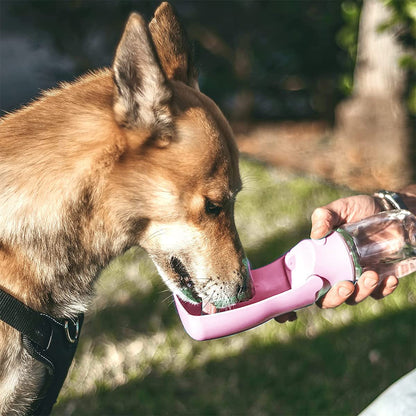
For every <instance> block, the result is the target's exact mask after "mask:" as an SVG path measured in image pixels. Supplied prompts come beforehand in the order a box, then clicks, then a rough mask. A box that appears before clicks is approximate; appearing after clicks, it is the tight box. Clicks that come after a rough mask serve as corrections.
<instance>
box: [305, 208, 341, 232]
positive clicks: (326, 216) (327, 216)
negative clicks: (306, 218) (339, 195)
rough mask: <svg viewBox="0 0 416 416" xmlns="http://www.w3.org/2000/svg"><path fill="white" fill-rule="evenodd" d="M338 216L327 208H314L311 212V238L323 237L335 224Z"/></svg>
mask: <svg viewBox="0 0 416 416" xmlns="http://www.w3.org/2000/svg"><path fill="white" fill-rule="evenodd" d="M337 220H338V216H337V215H336V214H335V213H334V212H333V211H331V210H330V209H329V208H326V207H321V208H316V209H315V211H314V212H313V213H312V230H311V238H313V239H316V240H317V239H319V238H323V237H325V236H326V235H327V234H328V233H329V232H330V231H331V230H332V229H333V228H334V227H335V225H336V222H337Z"/></svg>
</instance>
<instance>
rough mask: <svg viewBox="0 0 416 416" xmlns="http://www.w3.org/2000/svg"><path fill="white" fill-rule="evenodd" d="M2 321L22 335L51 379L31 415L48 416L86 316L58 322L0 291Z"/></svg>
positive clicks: (26, 346) (34, 356) (81, 315)
mask: <svg viewBox="0 0 416 416" xmlns="http://www.w3.org/2000/svg"><path fill="white" fill-rule="evenodd" d="M0 320H2V321H4V322H6V323H7V324H9V325H10V326H12V327H13V328H15V329H17V330H18V331H19V332H21V334H22V341H23V346H24V347H25V349H26V350H27V352H28V353H29V354H30V355H31V356H32V357H33V358H35V359H36V360H38V361H40V362H41V363H42V364H44V365H45V366H46V368H47V370H48V377H46V380H45V384H44V386H43V388H42V391H40V392H39V393H38V399H37V400H36V402H35V403H34V405H33V407H32V411H31V413H29V414H30V415H33V416H35V415H36V416H38V415H49V414H50V412H51V410H52V406H53V405H54V403H55V402H56V399H57V397H58V394H59V392H60V390H61V388H62V385H63V383H64V381H65V378H66V375H67V374H68V370H69V367H70V365H71V362H72V360H73V358H74V355H75V351H76V348H77V346H78V340H79V335H80V331H81V327H82V323H83V320H84V315H83V314H80V315H78V316H77V317H76V318H75V319H70V318H60V319H56V318H53V317H52V316H50V315H47V314H45V313H41V312H36V311H35V310H33V309H31V308H29V307H28V306H26V305H25V304H24V303H22V302H20V301H19V300H17V299H16V298H14V297H13V296H11V295H9V294H8V293H6V292H4V291H3V290H1V289H0Z"/></svg>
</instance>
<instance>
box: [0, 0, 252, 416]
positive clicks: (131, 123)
mask: <svg viewBox="0 0 416 416" xmlns="http://www.w3.org/2000/svg"><path fill="white" fill-rule="evenodd" d="M0 133H1V134H0V140H1V142H0V288H1V289H3V290H4V291H6V292H8V293H10V294H11V295H13V296H14V297H16V298H17V299H19V300H20V301H22V302H24V303H25V304H26V305H28V306H30V307H31V308H33V309H35V310H37V311H42V312H44V313H48V314H50V315H52V316H54V317H57V318H59V317H71V316H75V315H76V314H78V313H80V312H82V311H84V310H86V309H87V307H88V303H89V299H90V296H91V294H92V292H93V283H94V281H95V279H96V277H97V276H98V274H99V273H100V271H101V270H102V268H103V267H105V266H106V265H107V264H108V263H109V261H110V260H111V259H112V258H114V257H115V256H117V255H119V254H120V253H123V252H124V251H125V250H126V249H128V248H129V247H131V246H134V245H140V246H142V247H143V248H145V250H146V251H147V252H148V253H149V255H150V256H151V258H152V259H153V260H154V262H155V264H156V265H157V268H158V270H159V272H160V274H161V276H162V277H163V279H164V281H165V282H166V284H167V285H168V286H169V288H170V289H171V290H172V291H173V292H175V293H177V294H178V295H179V296H181V297H182V298H184V299H188V300H191V301H194V302H199V301H202V302H204V303H205V304H206V305H209V307H207V309H210V310H211V311H212V310H213V309H214V310H215V308H214V307H213V305H214V306H215V307H224V306H227V305H231V304H233V303H235V302H237V301H238V300H243V299H246V298H247V297H248V296H250V294H251V293H250V291H251V289H250V284H249V279H248V277H247V270H246V268H245V266H244V263H243V260H244V254H243V250H242V247H241V244H240V241H239V238H238V235H237V232H236V229H235V225H234V219H233V209H234V199H235V197H236V195H237V192H238V191H239V190H240V188H241V181H240V176H239V171H238V154H237V149H236V146H235V144H234V141H233V134H232V132H231V129H230V127H229V125H228V123H227V121H226V120H225V118H224V116H223V115H222V114H221V112H220V110H219V109H218V107H217V106H216V105H215V104H214V103H213V102H212V101H211V100H210V99H209V98H207V97H206V96H205V95H203V94H202V93H200V92H199V90H198V87H197V80H196V75H195V70H194V68H193V66H192V62H191V59H190V55H189V52H188V44H187V41H186V38H185V37H184V33H183V30H182V28H181V26H180V24H179V23H178V21H177V19H176V17H175V15H174V13H173V11H172V8H171V7H170V6H169V5H168V4H167V3H163V4H162V5H161V6H160V7H159V8H158V9H157V11H156V13H155V16H154V18H153V20H152V21H151V23H150V25H149V26H147V24H146V23H145V22H144V21H143V19H142V18H141V17H140V16H139V15H137V14H132V15H131V17H130V19H129V21H128V23H127V26H126V29H125V32H124V34H123V37H122V39H121V41H120V44H119V46H118V48H117V51H116V55H115V60H114V65H113V68H112V69H106V70H103V71H100V72H96V73H92V74H89V75H86V76H84V77H82V78H81V79H79V80H77V81H76V82H74V83H71V84H64V85H62V86H60V88H58V89H54V90H51V91H48V92H46V93H45V94H44V95H43V96H42V97H41V98H40V99H39V100H37V101H35V102H34V103H32V104H30V105H29V106H27V107H25V108H22V109H21V110H19V111H17V112H15V113H13V114H9V115H7V116H6V117H4V118H3V119H2V120H1V124H0ZM44 377H45V368H44V366H43V365H42V364H41V363H39V362H37V361H36V360H34V359H33V358H32V357H31V356H29V354H28V353H27V352H26V350H25V349H24V348H23V346H22V342H21V337H20V334H19V333H18V332H17V331H16V330H14V329H12V328H11V327H10V326H8V325H7V324H5V323H3V322H0V414H7V415H9V414H19V415H21V414H24V413H25V412H26V411H27V409H28V407H29V406H30V405H31V403H32V402H33V400H34V399H35V398H36V397H37V394H38V392H39V390H40V388H41V385H42V383H43V379H44ZM13 412H14V413H13Z"/></svg>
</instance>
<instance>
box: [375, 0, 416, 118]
mask: <svg viewBox="0 0 416 416" xmlns="http://www.w3.org/2000/svg"><path fill="white" fill-rule="evenodd" d="M384 2H385V4H386V5H387V6H388V7H390V9H391V11H392V16H391V18H390V20H389V21H387V22H386V23H385V24H384V25H383V26H382V27H381V28H380V29H381V30H391V29H392V30H394V31H395V32H396V33H398V38H399V40H400V42H401V43H402V44H403V46H404V49H405V52H404V55H403V56H402V57H401V58H400V65H401V66H402V67H403V68H405V69H406V70H407V71H408V73H409V81H408V84H409V89H408V93H407V97H406V98H407V104H408V108H409V111H410V114H412V115H413V116H416V49H415V45H416V2H415V1H414V0H384Z"/></svg>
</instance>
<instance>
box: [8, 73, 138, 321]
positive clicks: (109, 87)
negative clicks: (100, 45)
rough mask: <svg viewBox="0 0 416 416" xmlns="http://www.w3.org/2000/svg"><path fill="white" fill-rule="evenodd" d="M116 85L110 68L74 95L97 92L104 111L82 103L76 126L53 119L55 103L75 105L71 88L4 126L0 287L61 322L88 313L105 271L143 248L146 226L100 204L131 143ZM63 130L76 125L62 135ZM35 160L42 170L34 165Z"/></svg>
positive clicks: (61, 118) (78, 86)
mask: <svg viewBox="0 0 416 416" xmlns="http://www.w3.org/2000/svg"><path fill="white" fill-rule="evenodd" d="M97 82H99V83H100V85H101V89H99V88H97V86H96V83H97ZM113 88H114V85H113V83H112V79H111V72H110V71H104V72H101V73H99V74H96V75H90V76H87V77H85V78H84V79H81V80H80V81H79V82H77V83H75V84H73V89H74V90H75V91H76V93H77V94H80V95H82V94H86V93H88V94H89V95H90V98H91V96H93V95H94V94H96V95H97V98H96V100H95V101H99V102H100V106H97V107H96V106H94V105H93V104H91V105H90V106H88V105H87V104H88V101H86V100H85V99H81V98H82V97H81V98H80V101H81V102H86V103H87V104H86V105H85V106H84V109H83V115H82V117H81V116H77V117H75V118H74V119H72V118H71V117H70V116H69V115H68V114H67V113H66V112H65V111H61V112H58V113H57V114H55V117H54V119H51V117H50V112H49V111H48V106H49V105H51V106H53V105H54V103H53V101H54V100H63V102H65V101H66V100H65V96H66V94H67V89H66V87H65V86H64V87H62V89H60V90H56V91H54V92H53V94H52V93H50V94H49V95H47V96H45V97H43V98H41V100H40V101H42V103H43V107H45V109H44V110H43V111H42V112H39V111H36V110H37V103H35V104H33V105H32V106H30V107H28V108H24V109H22V110H21V111H19V112H17V113H15V114H13V115H12V116H10V117H6V118H5V119H4V121H3V124H2V129H3V132H4V134H5V136H4V137H5V139H4V140H3V142H2V145H3V148H2V154H4V159H3V161H2V167H3V176H2V181H1V183H0V191H1V192H0V195H1V197H0V288H2V289H4V290H5V291H7V292H9V293H10V294H12V295H13V296H15V297H16V298H18V299H19V300H21V301H22V302H24V303H25V304H27V305H28V306H30V307H32V308H34V309H35V310H39V311H42V312H45V313H49V314H51V315H53V316H56V317H61V316H71V315H76V314H78V313H80V312H84V311H85V309H86V308H87V306H88V304H89V300H90V297H91V295H92V292H93V283H94V281H95V279H96V277H97V276H98V274H99V273H100V271H101V270H102V268H103V267H105V266H106V265H107V264H108V263H109V262H110V261H111V259H112V258H114V257H115V256H117V255H119V254H121V253H122V252H123V251H125V250H126V249H128V248H129V247H130V246H132V245H134V244H137V241H134V240H133V238H132V236H131V234H129V233H131V229H132V227H133V228H135V230H138V229H139V228H140V224H139V225H138V224H132V222H131V221H130V223H129V224H127V225H126V224H123V223H121V222H120V221H119V219H118V218H115V216H114V215H113V216H111V215H112V214H111V213H110V214H109V213H108V210H106V209H105V207H104V204H105V200H104V197H103V196H100V198H101V199H98V197H97V195H103V194H105V192H104V191H103V189H104V188H105V186H106V178H107V176H108V174H109V173H110V172H111V170H112V167H113V165H114V163H116V162H117V161H118V159H119V158H120V157H121V155H122V154H123V152H124V149H125V142H124V137H123V136H122V135H120V134H116V133H118V127H117V126H116V125H115V121H114V119H113V118H112V117H109V116H108V114H110V115H111V114H112V94H113ZM71 91H72V90H71ZM92 102H94V100H92ZM43 107H42V108H43ZM88 118H89V121H90V122H89V123H88V124H87V123H86V119H88ZM91 120H93V121H94V122H92V121H91ZM51 123H53V126H49V127H50V129H51V130H53V131H54V132H55V134H56V136H55V137H51V138H48V140H47V146H48V148H47V151H46V150H45V151H44V152H42V146H44V144H43V143H44V142H45V143H46V140H45V138H44V137H43V136H42V131H43V129H45V126H47V125H48V124H51ZM9 124H10V128H9ZM68 124H70V125H68ZM15 125H20V127H19V129H13V128H12V126H15ZM62 125H65V126H67V128H65V129H63V130H62V131H61V126H62ZM92 128H94V129H95V130H91V129H92ZM86 129H87V130H88V134H87V133H86V132H84V130H86ZM108 131H113V132H115V134H114V135H112V136H111V140H109V139H108V138H107V136H106V135H105V134H104V133H103V132H108ZM37 135H38V136H39V137H38V136H37ZM80 137H81V139H80ZM16 143H19V146H17V145H15V144H16ZM66 143H71V146H68V147H66ZM45 146H46V145H45ZM28 154H30V155H29V156H30V157H31V158H32V159H33V160H32V165H27V162H26V161H25V160H26V157H27V156H28ZM6 156H7V157H6ZM8 161H13V163H9V162H8ZM68 161H70V163H71V164H68ZM107 194H108V192H107ZM139 222H140V221H138V223H139ZM135 235H136V236H137V234H135Z"/></svg>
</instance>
